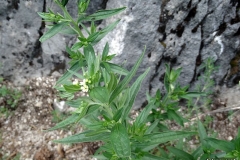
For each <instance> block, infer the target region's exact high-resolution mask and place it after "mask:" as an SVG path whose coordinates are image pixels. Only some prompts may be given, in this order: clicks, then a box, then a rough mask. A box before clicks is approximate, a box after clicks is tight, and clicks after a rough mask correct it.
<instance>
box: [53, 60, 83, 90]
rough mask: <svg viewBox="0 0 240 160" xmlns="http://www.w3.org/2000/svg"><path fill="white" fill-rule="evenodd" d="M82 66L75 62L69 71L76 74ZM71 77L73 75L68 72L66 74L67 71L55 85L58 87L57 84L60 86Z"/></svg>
mask: <svg viewBox="0 0 240 160" xmlns="http://www.w3.org/2000/svg"><path fill="white" fill-rule="evenodd" d="M82 65H83V64H80V63H79V62H78V61H77V62H76V63H75V64H74V65H72V67H71V68H70V69H69V70H71V71H73V72H77V71H79V70H80V69H81V67H82ZM72 75H73V74H72V73H70V72H68V71H67V72H65V73H64V75H63V76H62V77H61V78H59V79H58V81H57V83H56V86H57V85H59V84H61V83H62V82H64V81H66V80H68V79H69V78H71V76H72Z"/></svg>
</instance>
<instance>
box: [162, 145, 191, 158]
mask: <svg viewBox="0 0 240 160" xmlns="http://www.w3.org/2000/svg"><path fill="white" fill-rule="evenodd" d="M167 149H168V150H169V151H170V152H171V153H173V154H174V155H175V156H176V157H178V158H181V159H184V160H195V159H194V157H193V156H192V155H190V154H189V153H187V152H184V151H183V150H180V149H177V148H174V147H167Z"/></svg>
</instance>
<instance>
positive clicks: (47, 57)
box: [0, 0, 106, 85]
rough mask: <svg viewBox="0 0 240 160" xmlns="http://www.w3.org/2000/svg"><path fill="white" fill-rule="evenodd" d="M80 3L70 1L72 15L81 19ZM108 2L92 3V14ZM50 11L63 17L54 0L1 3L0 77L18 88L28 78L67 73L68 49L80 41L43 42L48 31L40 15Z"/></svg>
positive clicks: (58, 39) (97, 0)
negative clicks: (42, 37)
mask: <svg viewBox="0 0 240 160" xmlns="http://www.w3.org/2000/svg"><path fill="white" fill-rule="evenodd" d="M76 2H77V0H74V1H69V4H68V5H67V8H68V10H69V12H70V14H71V15H73V16H74V15H77V6H76ZM105 5H106V0H92V1H91V3H90V7H89V8H88V11H87V12H88V13H89V14H91V13H93V12H95V11H96V10H99V9H103V8H104V7H105ZM48 8H50V9H52V10H53V11H56V12H59V13H61V11H60V9H59V8H58V6H56V5H55V3H54V2H53V1H52V0H44V1H33V0H30V1H19V0H12V1H0V64H1V68H0V75H1V76H3V77H4V78H5V79H8V80H10V81H13V82H14V83H15V84H19V85H21V84H24V83H25V82H26V80H27V79H28V78H33V77H39V76H48V75H51V74H52V73H55V75H56V72H60V73H61V74H62V73H63V71H65V70H66V66H67V63H68V61H69V60H68V58H67V53H66V52H65V49H66V46H67V45H69V46H71V45H72V44H73V43H74V42H75V41H76V38H73V37H70V36H64V35H61V34H59V35H56V36H54V37H53V38H51V39H49V40H47V41H45V42H44V43H42V44H41V43H40V42H39V38H40V37H41V36H42V34H43V33H44V32H46V31H47V29H46V28H45V23H44V22H42V19H41V18H40V17H39V16H38V14H37V12H46V11H48Z"/></svg>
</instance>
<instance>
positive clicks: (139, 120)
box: [134, 101, 155, 127]
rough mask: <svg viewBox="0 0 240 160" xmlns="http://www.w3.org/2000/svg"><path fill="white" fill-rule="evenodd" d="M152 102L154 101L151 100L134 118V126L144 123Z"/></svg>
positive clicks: (152, 105)
mask: <svg viewBox="0 0 240 160" xmlns="http://www.w3.org/2000/svg"><path fill="white" fill-rule="evenodd" d="M154 103H155V101H151V102H150V103H149V104H148V105H147V106H146V107H145V108H144V109H143V110H142V111H141V113H140V114H139V115H138V117H137V118H136V120H135V122H134V124H135V125H136V127H139V126H140V125H142V124H144V123H145V122H146V120H147V117H148V115H149V112H150V111H151V110H152V108H153V107H154Z"/></svg>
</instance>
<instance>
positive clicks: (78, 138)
mask: <svg viewBox="0 0 240 160" xmlns="http://www.w3.org/2000/svg"><path fill="white" fill-rule="evenodd" d="M92 132H94V131H85V132H83V133H79V134H75V135H73V136H69V137H66V138H63V139H60V140H55V141H54V142H57V143H80V142H95V141H101V140H105V139H108V138H109V135H110V133H109V132H100V133H98V134H94V135H92V136H87V135H88V134H90V133H92Z"/></svg>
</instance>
